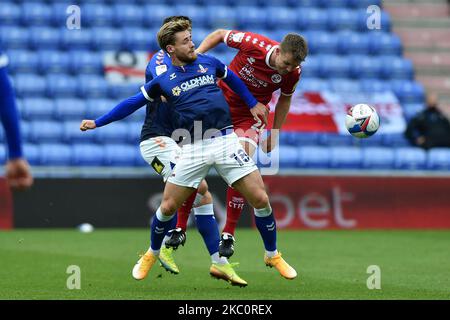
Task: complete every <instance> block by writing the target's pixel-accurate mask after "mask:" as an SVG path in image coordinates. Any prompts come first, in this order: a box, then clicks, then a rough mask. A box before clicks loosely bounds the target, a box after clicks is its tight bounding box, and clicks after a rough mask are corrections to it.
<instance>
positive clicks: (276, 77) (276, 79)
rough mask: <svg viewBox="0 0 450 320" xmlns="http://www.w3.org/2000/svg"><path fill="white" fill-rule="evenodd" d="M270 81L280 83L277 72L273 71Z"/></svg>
mask: <svg viewBox="0 0 450 320" xmlns="http://www.w3.org/2000/svg"><path fill="white" fill-rule="evenodd" d="M271 79H272V82H273V83H280V82H281V76H280V75H279V74H278V73H275V74H274V75H273V76H272V78H271Z"/></svg>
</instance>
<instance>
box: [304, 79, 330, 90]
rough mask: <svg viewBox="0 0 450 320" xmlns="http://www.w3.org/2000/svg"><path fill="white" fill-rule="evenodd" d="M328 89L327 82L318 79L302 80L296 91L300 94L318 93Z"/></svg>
mask: <svg viewBox="0 0 450 320" xmlns="http://www.w3.org/2000/svg"><path fill="white" fill-rule="evenodd" d="M329 89H330V84H329V82H328V81H326V80H323V79H318V78H303V79H302V80H301V81H300V82H299V85H298V87H297V90H300V91H302V92H320V91H325V90H329Z"/></svg>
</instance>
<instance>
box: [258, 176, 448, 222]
mask: <svg viewBox="0 0 450 320" xmlns="http://www.w3.org/2000/svg"><path fill="white" fill-rule="evenodd" d="M264 182H265V183H266V187H267V190H268V192H269V196H270V199H271V204H272V207H273V209H274V212H275V216H276V219H277V226H278V228H280V229H297V228H300V229H403V228H404V229H450V178H430V177H427V178H421V177H367V176H366V177H340V176H335V177H330V176H323V177H321V176H315V177H309V176H307V177H305V176H295V177H293V176H290V177H282V176H265V177H264Z"/></svg>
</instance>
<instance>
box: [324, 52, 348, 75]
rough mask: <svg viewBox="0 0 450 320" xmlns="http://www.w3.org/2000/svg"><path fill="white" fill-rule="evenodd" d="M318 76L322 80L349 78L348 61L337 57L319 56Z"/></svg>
mask: <svg viewBox="0 0 450 320" xmlns="http://www.w3.org/2000/svg"><path fill="white" fill-rule="evenodd" d="M318 57H319V59H320V62H319V64H320V67H319V75H320V77H322V78H348V77H349V76H350V70H351V69H350V67H351V64H350V61H349V59H347V58H344V57H342V56H337V55H319V56H318Z"/></svg>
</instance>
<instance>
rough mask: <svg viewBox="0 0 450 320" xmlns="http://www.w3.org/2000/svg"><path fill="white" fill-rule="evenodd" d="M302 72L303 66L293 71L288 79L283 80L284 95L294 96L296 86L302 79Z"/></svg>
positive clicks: (282, 89)
mask: <svg viewBox="0 0 450 320" xmlns="http://www.w3.org/2000/svg"><path fill="white" fill-rule="evenodd" d="M301 72H302V69H301V68H298V69H297V70H294V71H292V72H291V73H290V74H289V76H288V77H286V81H283V84H282V86H281V94H282V95H283V96H292V95H293V94H294V92H295V88H296V87H297V84H298V82H299V80H300V74H301Z"/></svg>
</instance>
